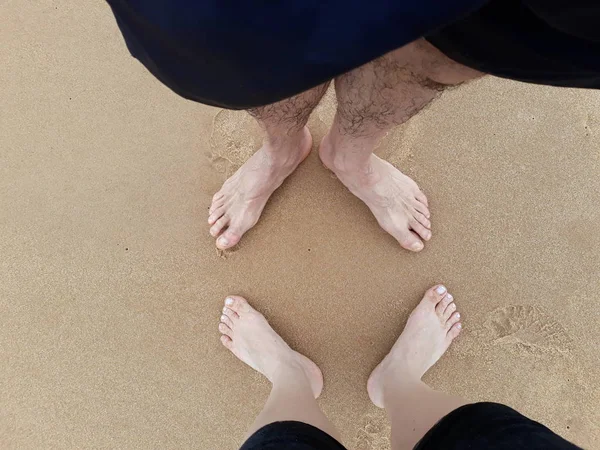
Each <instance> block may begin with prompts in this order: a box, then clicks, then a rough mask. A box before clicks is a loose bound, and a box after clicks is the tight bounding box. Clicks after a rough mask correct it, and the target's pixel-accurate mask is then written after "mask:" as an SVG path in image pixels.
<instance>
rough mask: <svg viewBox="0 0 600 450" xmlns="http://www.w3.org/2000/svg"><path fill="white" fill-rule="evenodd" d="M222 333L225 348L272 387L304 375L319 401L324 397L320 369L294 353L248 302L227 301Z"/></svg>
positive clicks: (239, 300)
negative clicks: (274, 383)
mask: <svg viewBox="0 0 600 450" xmlns="http://www.w3.org/2000/svg"><path fill="white" fill-rule="evenodd" d="M219 331H220V332H221V334H222V336H221V342H222V343H223V345H224V346H225V347H227V348H228V349H229V350H231V352H232V353H233V354H234V355H235V356H237V357H238V358H239V359H240V360H242V361H243V362H245V363H246V364H248V365H249V366H250V367H252V368H253V369H254V370H257V371H258V372H260V373H262V374H263V375H264V376H265V377H267V378H268V379H269V381H271V383H273V382H274V381H275V380H276V379H277V377H280V376H281V377H289V374H290V371H294V373H297V372H298V371H300V372H301V373H302V374H303V375H304V376H305V377H306V379H307V381H308V382H309V383H310V386H311V388H312V391H313V394H314V396H315V398H317V397H319V395H320V394H321V391H322V390H323V375H322V374H321V370H320V369H319V368H318V367H317V365H316V364H315V363H314V362H312V361H311V360H310V359H308V358H307V357H306V356H304V355H301V354H300V353H298V352H296V351H294V350H292V349H291V348H290V347H289V346H288V345H287V344H286V343H285V341H284V340H283V339H281V337H280V336H279V335H278V334H277V333H275V331H274V330H273V328H271V325H269V322H267V319H265V318H264V316H263V315H262V314H260V313H259V312H258V311H256V310H255V309H254V308H252V307H251V306H250V305H249V304H248V302H247V301H246V300H245V299H244V298H242V297H236V296H230V297H227V299H226V300H225V307H224V308H223V314H222V315H221V322H220V323H219Z"/></svg>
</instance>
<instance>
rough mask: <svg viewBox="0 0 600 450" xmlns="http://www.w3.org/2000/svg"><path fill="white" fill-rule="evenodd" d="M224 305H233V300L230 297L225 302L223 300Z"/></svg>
mask: <svg viewBox="0 0 600 450" xmlns="http://www.w3.org/2000/svg"><path fill="white" fill-rule="evenodd" d="M225 304H226V305H227V306H231V305H233V299H232V298H231V297H227V300H225Z"/></svg>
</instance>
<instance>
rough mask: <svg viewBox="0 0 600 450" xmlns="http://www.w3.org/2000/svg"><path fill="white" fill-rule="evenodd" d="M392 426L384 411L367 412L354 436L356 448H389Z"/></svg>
mask: <svg viewBox="0 0 600 450" xmlns="http://www.w3.org/2000/svg"><path fill="white" fill-rule="evenodd" d="M390 435H391V428H390V425H389V424H388V421H387V418H386V417H385V414H384V413H383V412H378V413H372V414H367V415H366V416H364V417H363V420H362V423H361V426H360V429H359V430H358V432H357V433H356V437H355V438H354V445H353V448H355V449H356V450H389V449H391V444H390Z"/></svg>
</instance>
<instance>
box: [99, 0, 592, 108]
mask: <svg viewBox="0 0 600 450" xmlns="http://www.w3.org/2000/svg"><path fill="white" fill-rule="evenodd" d="M107 1H108V3H109V4H110V6H111V7H112V10H113V12H114V14H115V17H116V19H117V23H118V25H119V28H120V30H121V32H122V34H123V36H124V37H125V41H126V43H127V46H128V48H129V50H130V52H131V54H132V55H133V56H134V57H136V58H137V59H138V60H139V61H140V62H141V63H142V64H143V65H144V66H145V67H146V68H147V69H148V70H149V71H150V72H151V73H152V74H154V75H155V76H156V77H157V78H158V79H159V80H161V81H162V82H163V83H164V84H165V85H167V86H168V87H170V88H171V89H172V90H173V91H175V92H176V93H177V94H179V95H181V96H182V97H185V98H187V99H190V100H193V101H197V102H200V103H205V104H208V105H213V106H220V107H223V108H229V109H247V108H251V107H256V106H262V105H266V104H269V103H274V102H276V101H278V100H282V99H284V98H288V97H291V96H293V95H296V94H299V93H301V92H303V91H306V90H308V89H310V88H312V87H315V86H317V85H319V84H321V83H324V82H326V81H329V80H331V79H333V78H335V77H336V76H339V75H342V74H344V73H346V72H348V71H350V70H352V69H354V68H356V67H359V66H361V65H363V64H366V63H368V62H369V61H372V60H373V59H375V58H378V57H379V56H382V55H384V54H386V53H388V52H390V51H392V50H395V49H397V48H400V47H402V46H404V45H406V44H408V43H410V42H412V41H414V40H416V39H419V38H421V37H425V38H426V39H428V40H429V42H431V43H432V44H433V45H434V46H435V47H437V48H438V49H440V50H441V51H442V52H443V53H444V54H446V55H447V56H449V57H450V58H452V59H454V60H455V61H457V62H459V63H462V64H464V65H466V66H469V67H471V68H474V69H477V70H479V71H481V72H485V73H489V74H493V75H498V76H502V77H506V78H512V79H515V80H521V81H527V82H532V83H540V84H550V85H554V86H569V87H585V88H599V87H600V58H598V55H600V27H599V26H598V24H599V23H600V3H598V2H594V1H591V0H452V1H440V0H398V1H391V0H369V1H368V2H365V1H364V0H302V1H293V0H277V1H265V0H260V1H244V0H107Z"/></svg>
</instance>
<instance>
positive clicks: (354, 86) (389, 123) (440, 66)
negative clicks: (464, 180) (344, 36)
mask: <svg viewBox="0 0 600 450" xmlns="http://www.w3.org/2000/svg"><path fill="white" fill-rule="evenodd" d="M481 75H482V74H481V73H479V72H477V71H474V70H472V69H469V68H467V67H464V66H462V65H460V64H458V63H456V62H454V61H452V60H450V59H449V58H447V57H446V56H445V55H443V54H442V53H441V52H439V51H438V50H437V49H435V48H434V47H433V46H432V45H431V44H429V43H427V42H426V41H425V40H419V41H415V42H413V43H411V44H409V45H406V46H405V47H402V48H400V49H398V50H395V51H393V52H391V53H388V54H387V55H384V56H382V57H381V58H378V59H376V60H374V61H372V62H370V63H369V64H366V65H364V66H362V67H359V68H357V69H355V70H353V71H351V72H349V73H347V74H345V75H342V76H340V77H338V78H336V80H335V88H336V94H337V99H338V108H337V112H336V116H335V120H334V123H333V125H332V127H331V130H330V132H329V134H328V135H327V136H326V137H325V138H324V139H323V142H322V143H321V148H320V155H321V159H322V160H323V163H324V164H325V165H326V166H327V167H329V168H330V169H331V170H332V171H333V172H334V173H335V174H336V175H337V177H338V178H339V179H340V181H341V182H342V183H343V184H344V185H346V187H348V189H349V190H350V191H351V192H352V193H353V194H355V195H356V196H357V197H359V198H360V199H361V200H363V201H364V202H365V203H366V204H367V206H368V207H369V208H370V209H371V212H372V213H373V214H374V215H375V218H376V219H377V221H378V222H379V224H380V225H381V227H382V228H383V229H385V230H386V231H387V232H388V233H390V234H391V235H392V236H393V237H394V238H396V239H397V240H398V242H399V243H400V245H402V247H404V248H406V249H408V250H412V251H420V250H422V249H423V247H424V244H423V241H422V240H426V241H427V240H429V239H430V238H431V236H432V233H431V222H430V220H429V219H430V213H429V207H428V202H427V198H426V197H425V195H424V194H423V193H422V192H421V191H420V190H419V187H418V186H417V184H416V183H415V182H414V181H413V180H412V179H410V178H409V177H407V176H406V175H404V174H403V173H402V172H400V171H399V170H398V169H396V168H395V167H393V166H392V165H391V164H389V163H388V162H386V161H384V160H382V159H380V158H378V157H377V156H375V155H373V151H374V149H375V147H376V145H377V143H378V142H379V141H380V139H381V138H382V137H383V136H384V135H385V134H386V133H387V132H388V131H389V130H390V129H392V128H393V127H394V126H396V125H399V124H402V123H404V122H406V121H407V120H408V119H410V118H411V117H412V116H413V115H415V114H416V113H418V112H419V111H420V110H421V109H422V108H424V107H425V106H426V105H427V104H428V103H430V102H431V101H432V100H433V99H435V98H436V97H437V96H439V95H440V93H441V92H442V91H443V90H444V88H445V87H447V86H452V85H457V84H460V83H462V82H464V81H467V80H470V79H473V78H477V77H479V76H481Z"/></svg>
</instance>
